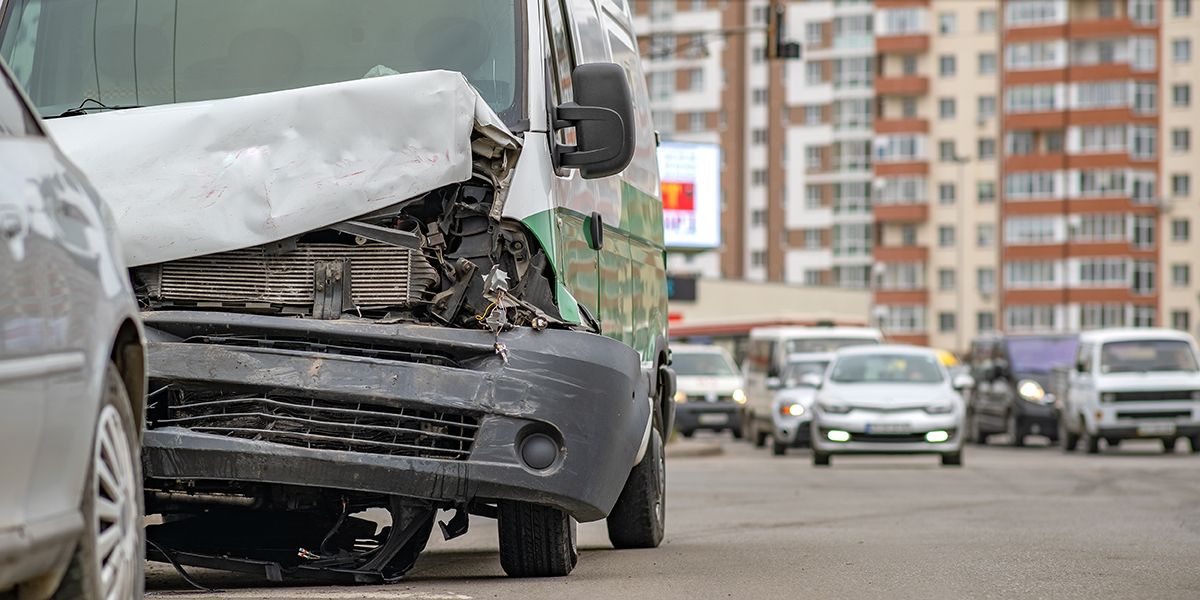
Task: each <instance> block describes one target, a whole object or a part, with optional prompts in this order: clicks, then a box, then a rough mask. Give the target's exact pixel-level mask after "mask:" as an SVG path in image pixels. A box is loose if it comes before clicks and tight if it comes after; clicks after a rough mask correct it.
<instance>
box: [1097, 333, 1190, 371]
mask: <svg viewBox="0 0 1200 600" xmlns="http://www.w3.org/2000/svg"><path fill="white" fill-rule="evenodd" d="M1196 370H1197V365H1196V356H1195V355H1194V354H1192V346H1191V344H1188V343H1187V342H1181V341H1176V340H1137V341H1128V342H1109V343H1107V344H1104V346H1103V348H1102V349H1101V350H1100V371H1101V372H1103V373H1148V372H1155V371H1187V372H1195V371H1196Z"/></svg>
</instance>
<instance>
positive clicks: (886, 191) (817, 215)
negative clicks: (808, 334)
mask: <svg viewBox="0 0 1200 600" xmlns="http://www.w3.org/2000/svg"><path fill="white" fill-rule="evenodd" d="M633 2H634V8H635V13H636V14H637V15H638V23H637V25H638V27H639V34H640V35H641V36H642V42H643V51H644V52H647V53H648V54H647V71H648V77H649V79H650V82H651V85H650V87H651V90H652V91H651V93H652V95H653V96H654V100H653V103H654V110H655V116H656V123H657V125H658V126H659V128H660V130H662V132H663V135H664V138H666V139H681V140H694V141H708V142H715V143H719V144H721V146H722V150H723V153H724V164H723V166H722V181H723V188H724V189H723V196H724V207H723V214H722V219H723V224H724V225H723V240H724V243H723V246H722V248H721V249H720V250H719V251H715V252H708V253H700V254H692V255H677V256H671V257H670V259H669V263H668V266H669V268H670V269H671V270H673V271H675V272H689V273H698V274H701V275H704V276H710V277H712V276H723V277H728V278H743V279H750V280H757V281H784V282H789V283H804V284H809V285H828V286H837V287H851V288H855V287H857V288H866V287H870V288H871V289H872V290H873V304H872V309H871V316H872V319H873V320H874V321H875V322H877V323H879V324H880V325H881V327H883V328H884V329H885V330H886V331H887V333H888V334H889V336H890V337H892V338H893V339H897V340H901V341H909V342H914V343H923V344H930V345H933V346H938V347H945V348H953V349H963V348H965V346H966V344H967V343H968V342H969V340H970V338H972V337H974V336H975V335H977V334H978V333H980V332H985V331H990V330H993V329H1004V330H1007V331H1012V332H1031V331H1070V330H1077V329H1084V328H1093V327H1108V326H1121V325H1124V326H1145V325H1166V326H1175V327H1178V328H1181V329H1188V330H1190V331H1193V332H1195V331H1196V330H1197V327H1198V326H1200V295H1198V293H1197V292H1198V290H1200V285H1198V284H1197V283H1196V281H1197V279H1200V273H1196V272H1195V271H1196V270H1197V269H1200V242H1198V241H1197V239H1196V238H1197V236H1200V232H1197V231H1195V229H1196V228H1197V227H1200V203H1198V202H1197V201H1196V199H1195V194H1194V193H1193V189H1194V188H1193V185H1200V181H1196V179H1197V178H1200V166H1198V164H1200V163H1198V161H1197V158H1198V157H1197V156H1196V155H1195V154H1193V150H1192V148H1193V132H1192V130H1193V129H1195V128H1196V124H1197V123H1200V108H1198V107H1196V106H1195V105H1194V103H1193V101H1192V93H1193V91H1192V89H1193V88H1194V87H1196V86H1197V85H1200V81H1196V80H1197V79H1200V68H1197V65H1196V64H1195V62H1194V59H1193V44H1194V43H1197V41H1198V37H1197V36H1198V35H1200V14H1197V13H1196V12H1195V10H1196V9H1197V8H1198V7H1196V6H1193V4H1194V2H1193V1H1192V0H873V1H872V0H787V1H786V2H784V4H785V5H786V31H787V37H788V38H789V39H791V40H795V41H799V42H801V43H802V44H803V49H804V57H803V60H799V61H769V60H766V59H765V55H766V47H765V46H766V41H767V40H766V35H765V31H764V29H765V27H766V25H767V14H768V10H769V7H770V6H771V2H769V1H768V0H747V1H733V0H633Z"/></svg>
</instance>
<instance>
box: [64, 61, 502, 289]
mask: <svg viewBox="0 0 1200 600" xmlns="http://www.w3.org/2000/svg"><path fill="white" fill-rule="evenodd" d="M47 126H48V127H49V128H50V130H51V131H52V133H53V135H54V137H55V138H56V139H57V141H58V144H59V146H60V147H61V148H62V150H63V151H64V152H65V153H66V154H67V156H68V157H70V158H71V159H72V160H73V161H74V162H75V163H76V164H77V165H79V167H80V168H82V169H83V170H84V172H86V173H87V174H88V176H89V178H90V179H91V181H92V182H93V184H94V185H95V186H96V187H97V188H98V189H99V190H100V192H101V193H102V194H103V195H104V197H105V198H106V199H107V200H108V202H109V204H110V205H111V208H112V212H113V215H114V217H115V220H116V222H117V227H118V230H119V234H120V239H121V242H122V245H123V247H124V250H125V260H126V262H127V263H128V264H129V265H130V266H138V265H145V264H154V263H160V262H166V261H171V260H177V259H181V258H187V257H192V256H201V255H205V254H212V253H216V252H224V251H228V250H236V249H239V248H246V247H250V246H256V245H259V244H265V243H269V242H273V241H277V240H280V239H284V238H287V237H290V236H293V235H298V234H301V233H305V232H307V231H311V230H314V229H319V228H322V227H325V226H328V225H332V224H334V223H338V222H341V221H345V220H347V219H351V218H354V217H357V216H359V215H363V214H365V213H369V212H372V211H375V210H378V209H381V208H384V207H387V206H389V205H392V204H395V203H397V202H400V201H403V200H406V199H408V198H412V197H414V196H417V195H419V194H422V193H425V192H428V191H431V190H434V189H437V188H439V187H442V186H445V185H448V184H452V183H455V182H461V181H465V180H467V179H469V178H470V177H471V174H472V168H473V163H478V164H482V165H484V168H485V169H487V170H488V171H490V172H489V173H487V174H488V175H489V176H490V177H492V178H494V180H497V181H501V180H503V179H504V178H505V177H506V175H507V173H506V172H505V171H507V170H508V169H509V168H511V166H512V165H513V164H514V162H515V153H516V150H517V149H518V147H519V140H518V139H517V138H516V137H514V136H513V135H512V133H510V132H509V131H508V129H506V128H505V127H504V125H503V123H502V122H501V121H500V118H499V117H497V116H496V114H495V113H494V112H492V110H491V108H490V107H488V105H487V104H486V103H485V102H484V100H483V99H482V98H481V97H480V96H479V94H478V93H477V92H476V91H475V89H474V88H473V87H471V85H470V84H469V83H468V82H467V80H466V79H465V78H464V77H463V76H462V75H461V74H459V73H455V72H450V71H429V72H422V73H411V74H403V75H390V76H385V77H377V78H370V79H362V80H357V81H349V82H344V83H335V84H329V85H321V86H315V87H308V88H301V89H295V90H285V91H281V92H272V93H267V94H259V95H254V96H243V97H237V98H229V99H224V100H213V101H206V102H190V103H185V104H172V105H165V106H156V107H148V108H140V109H132V110H124V111H111V112H103V113H96V114H90V115H84V116H78V117H70V118H63V119H57V120H53V121H49V122H47Z"/></svg>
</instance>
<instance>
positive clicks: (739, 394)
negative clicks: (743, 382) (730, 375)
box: [733, 388, 746, 404]
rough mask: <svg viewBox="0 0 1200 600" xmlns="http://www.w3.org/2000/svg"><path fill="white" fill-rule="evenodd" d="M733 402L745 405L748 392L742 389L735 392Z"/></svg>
mask: <svg viewBox="0 0 1200 600" xmlns="http://www.w3.org/2000/svg"><path fill="white" fill-rule="evenodd" d="M733 401H734V402H737V403H738V404H745V403H746V392H745V391H743V390H742V388H738V389H736V390H733Z"/></svg>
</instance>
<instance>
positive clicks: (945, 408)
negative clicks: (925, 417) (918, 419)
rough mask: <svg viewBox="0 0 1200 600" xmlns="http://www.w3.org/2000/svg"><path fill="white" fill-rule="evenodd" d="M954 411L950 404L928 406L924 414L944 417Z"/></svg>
mask: <svg viewBox="0 0 1200 600" xmlns="http://www.w3.org/2000/svg"><path fill="white" fill-rule="evenodd" d="M953 411H954V405H952V404H930V405H929V406H926V407H925V412H927V413H929V414H931V415H944V414H947V413H950V412H953Z"/></svg>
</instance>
